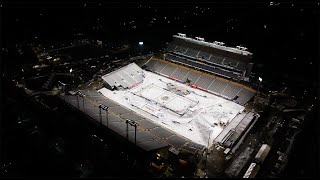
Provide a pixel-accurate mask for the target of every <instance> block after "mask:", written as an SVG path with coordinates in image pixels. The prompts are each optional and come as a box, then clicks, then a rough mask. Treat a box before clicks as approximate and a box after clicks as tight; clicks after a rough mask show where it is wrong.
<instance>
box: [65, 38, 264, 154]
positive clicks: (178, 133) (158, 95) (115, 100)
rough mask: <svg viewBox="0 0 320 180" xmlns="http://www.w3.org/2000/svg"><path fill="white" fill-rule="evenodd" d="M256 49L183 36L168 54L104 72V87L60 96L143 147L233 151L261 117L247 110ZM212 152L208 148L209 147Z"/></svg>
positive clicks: (170, 45) (251, 94)
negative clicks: (249, 49)
mask: <svg viewBox="0 0 320 180" xmlns="http://www.w3.org/2000/svg"><path fill="white" fill-rule="evenodd" d="M251 58H252V53H250V52H248V51H247V50H246V48H244V47H241V46H238V47H236V48H233V47H226V46H224V43H222V42H214V43H210V42H205V41H204V39H203V38H200V37H196V38H195V39H193V38H189V37H186V35H185V34H181V33H178V35H174V36H173V40H172V42H171V43H170V44H169V46H168V47H167V49H166V50H165V52H164V53H163V54H162V56H161V57H157V56H150V57H147V58H144V59H142V60H139V61H136V62H133V63H130V64H127V65H125V66H123V67H120V68H119V69H117V70H114V71H112V72H110V73H108V74H105V75H103V76H102V77H101V79H102V81H103V84H104V87H103V88H101V89H98V90H96V91H95V90H78V91H75V92H74V93H71V94H70V93H69V94H67V93H65V94H62V95H61V96H60V98H61V99H63V100H64V101H65V102H66V103H67V104H69V105H71V106H72V107H74V108H76V109H78V110H80V111H82V112H84V113H85V114H86V115H87V116H89V117H90V118H91V119H93V120H94V121H96V122H97V123H99V124H102V125H103V126H105V127H106V128H107V129H109V130H111V131H113V132H115V133H116V134H117V135H119V136H121V137H123V138H124V139H126V140H128V141H130V142H131V143H132V144H134V145H135V146H136V147H138V148H140V149H142V150H143V151H153V150H157V149H161V148H164V147H171V148H170V149H171V151H172V148H174V149H176V150H178V151H179V150H188V151H189V152H191V153H193V154H197V153H199V152H200V154H201V153H202V152H205V151H204V150H208V149H210V148H212V147H218V148H222V149H225V153H226V154H227V153H228V152H230V151H231V152H234V151H235V149H236V148H237V147H238V145H239V144H241V139H243V137H244V136H245V135H246V132H247V131H248V130H249V129H250V127H251V126H253V124H254V123H255V122H256V121H257V119H258V118H259V114H257V113H256V112H254V111H252V108H248V107H247V104H248V102H249V101H250V100H251V99H252V98H253V97H254V96H255V94H256V90H255V88H253V87H252V86H250V81H251V79H252V74H251V69H252V66H253V63H252V62H250V60H251ZM206 152H207V151H206Z"/></svg>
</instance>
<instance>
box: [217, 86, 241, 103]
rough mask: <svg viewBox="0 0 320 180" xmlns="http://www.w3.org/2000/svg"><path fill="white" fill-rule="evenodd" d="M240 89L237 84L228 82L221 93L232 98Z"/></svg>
mask: <svg viewBox="0 0 320 180" xmlns="http://www.w3.org/2000/svg"><path fill="white" fill-rule="evenodd" d="M240 89H241V86H237V85H234V84H231V83H229V84H228V86H227V87H226V88H225V89H224V91H223V92H222V93H221V95H222V96H225V97H227V98H229V99H233V98H234V97H235V96H236V95H237V93H238V91H239V90H240Z"/></svg>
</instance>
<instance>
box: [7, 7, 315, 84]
mask: <svg viewBox="0 0 320 180" xmlns="http://www.w3.org/2000/svg"><path fill="white" fill-rule="evenodd" d="M319 9H320V5H319V3H316V2H312V3H280V4H273V5H271V4H270V3H269V2H268V3H260V2H259V3H217V2H213V3H194V2H183V3H178V2H176V3H160V2H157V3H156V2H154V3H134V2H111V3H110V2H109V3H42V4H36V3H4V4H3V7H2V12H1V13H2V15H1V17H2V27H3V29H2V31H3V32H2V37H3V38H4V41H3V45H4V46H5V47H10V46H11V47H14V46H15V44H16V43H18V42H21V41H24V40H27V41H28V40H31V39H32V40H34V39H35V37H37V39H38V40H42V41H43V40H47V41H52V40H64V39H72V38H73V34H75V33H83V34H85V36H87V37H92V38H97V39H110V40H112V39H132V40H135V41H138V40H144V41H147V42H148V41H149V43H150V44H152V43H153V44H157V43H158V42H159V43H160V42H161V41H170V40H171V37H172V35H173V34H176V33H178V32H181V33H186V34H187V36H192V37H195V36H200V37H203V38H205V39H206V40H208V41H216V40H217V41H222V42H225V43H226V45H228V46H233V47H235V46H237V45H243V46H245V47H247V48H248V50H249V51H251V52H253V54H254V59H253V61H254V62H255V63H256V66H255V68H256V72H257V73H258V74H260V75H261V76H264V77H267V75H268V74H269V72H266V71H265V70H264V68H262V69H259V67H260V66H263V67H266V66H269V68H273V70H275V71H278V72H281V71H283V67H284V66H290V68H289V69H291V71H292V72H291V74H292V73H295V72H297V73H299V77H301V75H300V74H303V75H306V76H307V77H308V79H310V78H315V77H314V75H315V74H316V73H317V72H318V68H319V66H318V59H317V57H319V51H318V48H319V32H320V31H319V19H320V18H319V17H320V16H319V14H320V13H319ZM275 64H276V65H275ZM301 67H304V68H301ZM291 74H290V73H289V74H288V73H287V74H286V73H283V76H284V77H282V78H287V79H288V76H291V77H293V76H292V75H291ZM272 78H274V77H270V79H269V80H270V81H271V80H272Z"/></svg>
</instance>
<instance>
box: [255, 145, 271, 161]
mask: <svg viewBox="0 0 320 180" xmlns="http://www.w3.org/2000/svg"><path fill="white" fill-rule="evenodd" d="M270 149H271V147H270V146H269V145H268V144H262V146H261V148H260V149H259V151H258V153H257V154H256V156H255V160H256V161H257V162H258V163H261V164H262V163H263V161H264V160H265V159H266V157H267V156H268V154H269V152H270Z"/></svg>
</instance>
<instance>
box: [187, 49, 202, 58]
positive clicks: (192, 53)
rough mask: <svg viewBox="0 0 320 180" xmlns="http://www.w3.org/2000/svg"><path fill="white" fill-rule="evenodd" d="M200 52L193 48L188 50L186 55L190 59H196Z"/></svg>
mask: <svg viewBox="0 0 320 180" xmlns="http://www.w3.org/2000/svg"><path fill="white" fill-rule="evenodd" d="M199 52H200V51H199V50H196V49H193V48H188V50H187V52H186V55H187V56H189V57H193V58H196V57H197V55H198V53H199Z"/></svg>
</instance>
